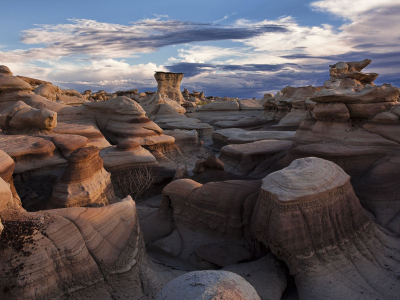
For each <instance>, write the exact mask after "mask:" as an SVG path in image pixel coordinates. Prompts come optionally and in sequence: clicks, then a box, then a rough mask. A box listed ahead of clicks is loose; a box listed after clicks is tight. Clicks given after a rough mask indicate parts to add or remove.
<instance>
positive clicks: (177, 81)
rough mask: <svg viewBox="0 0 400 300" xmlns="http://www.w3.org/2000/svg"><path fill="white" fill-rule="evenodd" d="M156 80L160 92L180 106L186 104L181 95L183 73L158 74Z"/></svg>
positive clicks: (155, 75)
mask: <svg viewBox="0 0 400 300" xmlns="http://www.w3.org/2000/svg"><path fill="white" fill-rule="evenodd" d="M154 78H155V79H156V80H157V84H158V86H157V89H158V92H159V93H160V94H162V95H167V97H168V98H169V99H171V100H173V101H175V102H178V103H179V104H181V103H183V102H185V99H184V98H183V96H182V93H181V81H182V79H183V73H171V72H156V73H155V74H154Z"/></svg>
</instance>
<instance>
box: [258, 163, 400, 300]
mask: <svg viewBox="0 0 400 300" xmlns="http://www.w3.org/2000/svg"><path fill="white" fill-rule="evenodd" d="M294 224H295V225H294ZM294 229H295V230H294ZM252 232H253V234H254V235H255V236H256V238H257V239H258V240H259V241H261V242H262V243H264V244H265V245H266V246H268V247H270V249H271V251H272V252H273V253H274V254H276V255H277V256H278V258H280V259H282V260H284V261H285V262H286V264H287V265H288V266H289V269H290V272H291V274H293V275H294V276H295V281H296V286H297V289H298V293H299V298H304V299H340V298H347V297H348V298H352V299H353V298H359V297H362V298H365V299H376V298H386V299H390V298H395V297H396V296H395V295H397V294H398V292H399V290H400V284H399V283H398V281H397V279H396V278H397V276H396V275H395V273H396V272H397V271H396V270H397V256H398V255H399V254H398V253H399V252H398V249H399V247H400V243H399V241H398V240H397V239H396V238H394V237H393V236H388V235H386V234H385V233H383V232H381V231H380V230H378V229H377V228H376V227H375V225H373V224H372V223H370V221H369V220H368V218H367V217H366V216H365V215H364V211H363V209H362V207H361V205H360V203H359V201H358V199H357V197H356V195H355V194H354V192H353V189H352V187H351V184H350V176H348V175H347V174H346V173H344V171H343V170H342V169H341V168H339V167H338V166H337V165H335V164H334V163H332V162H328V161H325V160H322V159H319V158H313V157H309V158H304V159H298V160H295V161H294V162H293V163H292V164H291V165H290V166H289V167H287V168H285V169H283V170H281V171H278V172H274V173H272V174H270V175H269V176H267V177H266V178H264V179H263V184H262V187H261V192H260V196H259V198H258V200H257V204H256V208H255V214H254V215H253V219H252ZM360 245H363V246H362V249H361V248H359V246H360ZM388 247H389V248H388ZM384 249H385V250H384ZM389 249H390V250H389ZM387 251H389V252H390V254H389V253H388V252H387ZM365 253H369V255H370V256H369V257H370V258H372V259H370V260H369V259H367V258H366V257H365ZM382 260H384V261H385V266H383V265H382V264H381V263H380V262H381V261H382ZM349 275H350V276H351V278H352V280H351V283H350V284H349V282H348V281H347V280H346V278H348V276H349ZM360 295H362V296H360Z"/></svg>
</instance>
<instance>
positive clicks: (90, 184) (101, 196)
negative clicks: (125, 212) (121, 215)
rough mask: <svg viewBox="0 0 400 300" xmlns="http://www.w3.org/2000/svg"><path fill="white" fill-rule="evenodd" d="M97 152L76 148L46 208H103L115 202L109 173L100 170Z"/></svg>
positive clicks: (101, 163) (97, 150) (91, 148)
mask: <svg viewBox="0 0 400 300" xmlns="http://www.w3.org/2000/svg"><path fill="white" fill-rule="evenodd" d="M99 152H100V150H99V149H98V148H95V147H87V148H80V149H78V150H76V151H74V152H73V153H72V154H71V155H70V156H69V157H68V159H67V160H68V166H67V168H66V169H65V171H64V174H63V175H62V177H61V179H60V182H59V183H57V184H56V185H55V186H54V188H53V195H52V198H51V201H50V203H49V206H50V207H52V208H58V207H74V206H89V205H90V206H104V205H107V204H109V203H113V202H115V201H116V197H115V195H114V189H113V187H112V184H111V179H110V176H111V175H110V173H108V172H107V171H106V170H104V168H103V160H102V159H101V157H100V156H99Z"/></svg>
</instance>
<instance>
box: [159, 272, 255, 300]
mask: <svg viewBox="0 0 400 300" xmlns="http://www.w3.org/2000/svg"><path fill="white" fill-rule="evenodd" d="M155 299H157V300H161V299H163V300H186V299H226V300H260V297H259V296H258V294H257V292H256V291H255V290H254V288H253V287H252V286H251V285H250V284H249V283H248V282H247V281H246V280H244V279H243V278H242V277H240V276H239V275H237V274H234V273H231V272H228V271H196V272H190V273H187V274H184V275H181V276H179V277H177V278H175V279H174V280H172V281H171V282H169V283H167V285H166V286H165V287H163V288H162V290H161V291H160V293H159V294H158V295H157V297H156V298H155Z"/></svg>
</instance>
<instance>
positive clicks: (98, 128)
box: [0, 59, 400, 300]
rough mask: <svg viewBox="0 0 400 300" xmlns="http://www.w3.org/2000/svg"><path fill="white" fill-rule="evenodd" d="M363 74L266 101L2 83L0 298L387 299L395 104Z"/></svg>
mask: <svg viewBox="0 0 400 300" xmlns="http://www.w3.org/2000/svg"><path fill="white" fill-rule="evenodd" d="M370 63H371V60H368V59H365V60H363V61H360V62H338V63H336V64H334V65H331V66H329V75H328V72H327V76H326V79H327V80H326V82H325V83H324V85H323V86H317V87H314V86H305V87H291V86H287V87H285V88H283V89H282V90H281V91H279V92H278V93H276V94H275V95H272V94H265V95H264V97H263V98H262V99H255V98H253V99H239V98H228V97H213V96H207V95H205V93H206V92H207V91H205V92H196V91H193V92H190V91H188V90H187V89H184V87H181V81H182V79H183V76H184V74H182V73H167V72H156V74H155V80H156V81H157V83H158V89H157V92H146V91H138V90H135V89H132V90H127V91H117V92H115V93H113V94H110V93H108V92H106V91H97V92H93V91H90V90H87V91H84V92H83V93H80V92H78V91H76V90H63V89H60V88H59V87H57V86H54V85H52V84H51V83H50V82H46V81H42V80H40V79H34V78H28V77H23V76H16V75H14V74H13V73H12V70H10V69H9V68H8V67H7V66H0V128H1V133H0V161H1V164H0V177H1V178H0V193H1V198H0V220H1V223H0V299H87V300H89V299H142V300H144V299H158V300H161V299H163V300H184V299H215V300H216V299H227V300H236V299H243V300H259V299H263V300H279V299H286V300H295V299H321V300H322V299H324V300H334V299H371V300H372V299H373V300H376V299H381V300H382V299H399V297H400V280H399V278H400V103H399V93H400V90H399V88H397V87H394V86H391V85H390V84H383V85H382V86H377V85H375V84H374V80H375V79H376V78H377V77H378V74H375V73H367V72H365V71H363V69H365V68H366V67H367V66H368V65H369V64H370ZM327 70H328V66H327ZM21 75H23V74H21ZM182 90H183V91H182Z"/></svg>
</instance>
